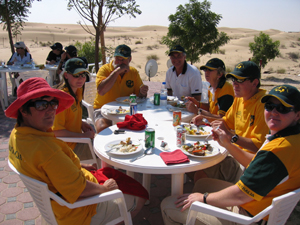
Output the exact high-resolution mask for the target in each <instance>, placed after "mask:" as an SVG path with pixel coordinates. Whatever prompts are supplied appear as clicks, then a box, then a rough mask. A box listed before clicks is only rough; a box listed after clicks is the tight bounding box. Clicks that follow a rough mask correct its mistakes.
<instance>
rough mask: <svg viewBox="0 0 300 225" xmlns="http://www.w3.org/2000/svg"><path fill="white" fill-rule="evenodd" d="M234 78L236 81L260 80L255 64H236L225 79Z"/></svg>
mask: <svg viewBox="0 0 300 225" xmlns="http://www.w3.org/2000/svg"><path fill="white" fill-rule="evenodd" d="M230 77H235V78H236V79H246V78H249V79H260V70H259V68H258V66H257V65H256V63H254V62H252V61H244V62H240V63H239V64H237V65H236V66H235V68H234V70H233V71H232V72H231V73H228V74H226V78H230Z"/></svg>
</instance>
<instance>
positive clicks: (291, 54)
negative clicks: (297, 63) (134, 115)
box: [287, 52, 299, 60]
mask: <svg viewBox="0 0 300 225" xmlns="http://www.w3.org/2000/svg"><path fill="white" fill-rule="evenodd" d="M287 54H288V56H289V57H290V58H291V59H292V60H297V59H299V53H298V52H289V53H287Z"/></svg>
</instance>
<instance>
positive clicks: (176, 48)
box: [169, 45, 185, 56]
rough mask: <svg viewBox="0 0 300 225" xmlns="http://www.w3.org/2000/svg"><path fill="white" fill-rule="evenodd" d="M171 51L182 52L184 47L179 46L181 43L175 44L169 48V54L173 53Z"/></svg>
mask: <svg viewBox="0 0 300 225" xmlns="http://www.w3.org/2000/svg"><path fill="white" fill-rule="evenodd" d="M173 52H180V53H181V52H183V53H185V50H184V48H183V47H182V46H181V45H175V46H174V47H172V48H171V49H170V52H169V56H170V55H171V54H172V53H173Z"/></svg>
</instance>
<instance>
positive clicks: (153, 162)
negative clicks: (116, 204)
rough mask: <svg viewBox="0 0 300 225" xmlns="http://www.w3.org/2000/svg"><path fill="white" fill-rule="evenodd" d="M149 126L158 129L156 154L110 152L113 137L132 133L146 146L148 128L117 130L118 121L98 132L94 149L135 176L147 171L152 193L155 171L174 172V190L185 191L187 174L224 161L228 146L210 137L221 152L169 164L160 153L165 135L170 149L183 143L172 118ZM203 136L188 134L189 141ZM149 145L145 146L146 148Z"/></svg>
mask: <svg viewBox="0 0 300 225" xmlns="http://www.w3.org/2000/svg"><path fill="white" fill-rule="evenodd" d="M148 127H150V128H154V129H155V148H154V149H153V154H152V155H146V156H145V157H143V158H140V159H138V160H136V161H134V162H130V161H129V160H130V159H132V158H134V157H137V156H140V155H142V154H143V150H142V151H140V152H137V153H135V154H133V155H127V156H125V155H124V156H123V155H115V154H112V153H109V152H106V150H105V148H104V146H105V145H106V144H108V143H110V142H111V141H115V140H124V141H125V140H126V138H127V137H130V138H131V140H141V143H142V145H143V147H144V141H143V140H144V139H145V130H141V131H132V130H128V129H125V130H126V132H125V133H124V134H114V130H116V129H118V127H117V126H116V125H113V126H111V127H108V128H106V129H105V130H103V131H101V132H100V133H99V134H98V135H96V137H95V139H94V151H95V153H96V155H97V156H98V157H99V158H100V159H101V160H102V167H106V166H107V165H112V166H114V167H117V168H121V169H124V170H126V171H127V174H128V175H130V176H132V177H133V173H134V172H137V173H143V186H144V187H145V188H146V189H147V190H148V191H149V193H150V178H151V174H171V175H172V185H171V194H172V195H174V194H182V193H183V185H184V174H185V173H187V172H192V171H197V170H202V169H205V168H208V167H211V166H213V165H215V164H217V163H219V162H221V161H222V160H223V159H224V158H225V157H226V156H227V150H226V149H224V148H223V147H221V146H219V145H218V143H217V142H215V141H213V140H210V141H209V142H210V143H212V144H213V145H215V146H217V147H218V148H219V149H220V153H219V154H218V155H216V156H213V157H207V158H198V157H192V156H189V159H190V162H187V163H181V164H174V165H166V164H165V163H164V161H163V160H162V158H161V157H160V155H159V153H161V152H162V151H164V150H162V148H161V147H160V144H161V141H162V140H161V139H164V141H165V142H167V143H168V146H169V148H170V150H169V151H174V150H176V149H178V148H179V147H177V146H176V133H175V130H174V127H173V125H172V122H171V121H159V122H150V123H149V124H148ZM197 140H200V139H199V138H193V137H191V138H190V137H187V141H195V142H196V141H197ZM144 149H145V148H144Z"/></svg>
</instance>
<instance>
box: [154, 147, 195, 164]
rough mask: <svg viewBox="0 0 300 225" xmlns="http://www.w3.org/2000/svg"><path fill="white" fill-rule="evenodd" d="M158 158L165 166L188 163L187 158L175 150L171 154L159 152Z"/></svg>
mask: <svg viewBox="0 0 300 225" xmlns="http://www.w3.org/2000/svg"><path fill="white" fill-rule="evenodd" d="M159 155H160V157H161V158H162V159H163V160H164V162H165V164H167V165H170V164H178V163H185V162H189V161H190V160H189V158H188V157H187V155H185V154H184V153H183V152H182V151H181V150H179V149H177V150H175V151H173V152H161V153H160V154H159Z"/></svg>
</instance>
